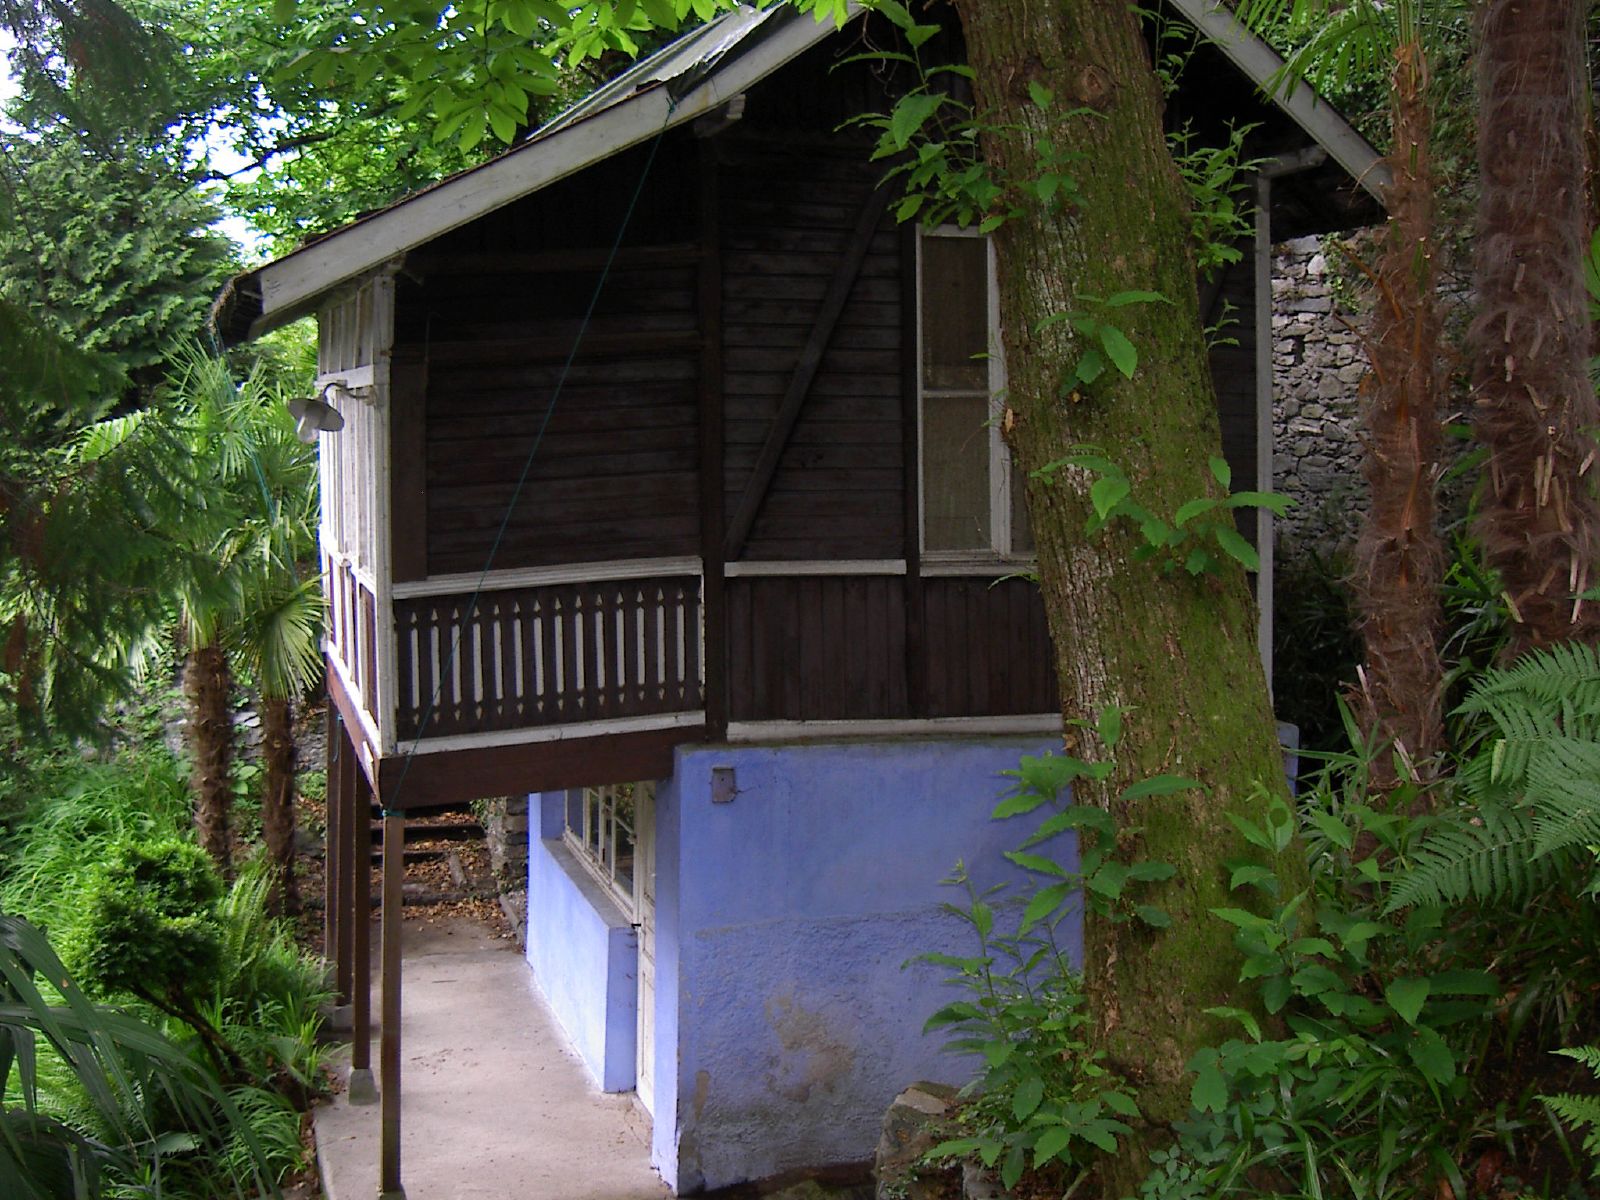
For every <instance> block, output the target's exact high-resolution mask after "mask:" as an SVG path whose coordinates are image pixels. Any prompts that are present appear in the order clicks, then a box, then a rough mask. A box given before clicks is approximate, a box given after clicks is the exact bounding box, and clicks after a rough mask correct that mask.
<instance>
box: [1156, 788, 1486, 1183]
mask: <svg viewBox="0 0 1600 1200" xmlns="http://www.w3.org/2000/svg"><path fill="white" fill-rule="evenodd" d="M1302 812H1303V817H1302V819H1303V821H1304V823H1305V830H1304V832H1305V840H1306V841H1307V843H1308V845H1309V846H1310V852H1311V855H1312V860H1313V861H1312V867H1313V877H1314V879H1315V881H1316V883H1315V890H1314V891H1305V890H1302V891H1298V892H1295V893H1294V894H1285V892H1284V889H1283V886H1282V884H1281V881H1280V880H1279V878H1278V876H1277V875H1276V874H1275V873H1274V872H1273V871H1272V870H1271V868H1270V867H1269V866H1267V865H1266V864H1267V863H1270V862H1271V861H1273V860H1274V859H1275V858H1276V856H1278V855H1280V854H1281V853H1282V851H1283V850H1284V848H1285V847H1286V846H1287V845H1288V844H1289V840H1290V839H1291V838H1292V837H1293V836H1294V834H1295V830H1296V824H1297V820H1296V816H1295V814H1294V813H1293V812H1292V811H1291V810H1290V808H1289V806H1288V805H1287V804H1284V803H1282V802H1278V803H1276V804H1274V805H1273V806H1272V807H1271V809H1270V810H1269V817H1268V819H1267V820H1266V821H1265V822H1263V823H1260V824H1256V823H1253V822H1249V821H1245V820H1242V819H1239V818H1235V819H1234V822H1235V824H1236V825H1237V827H1238V828H1239V830H1240V832H1241V833H1242V834H1243V835H1244V836H1245V838H1246V840H1247V842H1248V843H1249V844H1250V845H1251V846H1253V847H1255V848H1256V849H1258V850H1259V851H1260V852H1261V856H1260V858H1259V859H1256V858H1251V859H1245V860H1241V861H1238V862H1232V863H1230V864H1228V869H1229V871H1230V873H1231V885H1232V888H1233V890H1234V891H1236V892H1239V893H1241V895H1242V896H1247V897H1250V899H1251V903H1250V904H1249V905H1248V906H1246V905H1240V906H1238V907H1222V908H1218V909H1215V910H1213V911H1214V914H1215V915H1216V916H1217V917H1218V918H1220V919H1221V920H1223V921H1226V922H1227V923H1229V924H1230V925H1232V926H1233V927H1234V931H1235V932H1234V940H1235V945H1236V946H1237V948H1238V949H1239V950H1240V951H1241V952H1242V953H1243V954H1244V956H1245V960H1244V965H1243V968H1242V970H1241V980H1243V981H1252V982H1254V985H1255V987H1256V988H1257V989H1258V992H1257V994H1258V996H1259V1003H1260V1007H1259V1009H1256V1010H1254V1011H1252V1010H1250V1009H1245V1008H1227V1007H1225V1008H1216V1009H1211V1010H1208V1011H1210V1012H1212V1013H1213V1015H1215V1016H1218V1017H1222V1018H1224V1019H1226V1020H1228V1021H1230V1022H1232V1023H1233V1024H1235V1025H1236V1026H1237V1027H1238V1029H1239V1036H1237V1037H1233V1038H1229V1039H1226V1040H1225V1041H1223V1042H1222V1043H1221V1044H1219V1045H1217V1046H1214V1047H1209V1048H1206V1049H1204V1050H1202V1051H1200V1052H1199V1053H1197V1054H1196V1055H1195V1057H1194V1058H1193V1059H1192V1060H1191V1062H1190V1069H1191V1070H1192V1071H1194V1073H1195V1081H1194V1085H1193V1089H1192V1094H1191V1099H1192V1102H1193V1105H1194V1110H1195V1112H1194V1117H1193V1119H1192V1120H1191V1121H1190V1122H1189V1123H1187V1124H1186V1125H1185V1126H1184V1127H1182V1128H1181V1129H1180V1131H1179V1132H1180V1140H1179V1144H1178V1147H1177V1149H1176V1150H1175V1151H1174V1152H1172V1153H1170V1154H1168V1155H1166V1156H1164V1157H1162V1158H1161V1159H1160V1160H1159V1161H1158V1162H1157V1164H1156V1168H1157V1169H1156V1171H1155V1173H1154V1174H1153V1175H1152V1177H1151V1180H1150V1181H1149V1183H1148V1185H1147V1188H1146V1192H1145V1194H1146V1195H1149V1196H1162V1195H1171V1194H1184V1193H1182V1191H1181V1189H1178V1185H1179V1184H1180V1183H1182V1184H1184V1186H1188V1185H1190V1184H1192V1183H1194V1182H1195V1181H1197V1180H1199V1181H1202V1182H1203V1188H1202V1193H1201V1194H1207V1195H1223V1194H1241V1195H1251V1194H1261V1193H1260V1191H1259V1190H1258V1188H1259V1184H1260V1181H1261V1180H1262V1179H1263V1178H1267V1179H1272V1180H1274V1181H1275V1184H1274V1188H1275V1189H1276V1190H1277V1191H1278V1192H1281V1191H1288V1192H1289V1193H1291V1194H1296V1195H1322V1194H1332V1193H1341V1194H1349V1195H1355V1196H1373V1197H1377V1196H1396V1197H1399V1196H1411V1195H1418V1194H1431V1191H1429V1189H1431V1188H1432V1186H1433V1181H1435V1180H1439V1179H1443V1180H1446V1181H1448V1183H1449V1185H1450V1186H1451V1187H1452V1188H1453V1189H1455V1194H1457V1195H1465V1194H1466V1192H1465V1184H1464V1182H1463V1180H1462V1176H1461V1172H1460V1169H1459V1167H1458V1166H1457V1150H1458V1147H1459V1144H1460V1142H1461V1140H1462V1138H1463V1137H1464V1134H1463V1131H1462V1128H1461V1124H1462V1113H1463V1111H1464V1109H1465V1107H1466V1106H1465V1105H1464V1103H1463V1101H1464V1100H1465V1098H1466V1097H1467V1095H1468V1093H1469V1087H1470V1083H1469V1080H1468V1078H1467V1075H1466V1073H1465V1068H1466V1066H1467V1063H1468V1061H1469V1059H1470V1058H1471V1055H1472V1053H1473V1049H1472V1047H1473V1046H1475V1045H1476V1044H1477V1041H1478V1031H1479V1030H1480V1029H1482V1028H1483V1027H1484V1026H1485V1025H1486V1024H1487V1021H1488V1018H1489V1017H1490V1015H1491V1014H1492V1012H1493V1010H1494V1001H1495V999H1496V997H1497V996H1498V995H1499V992H1500V985H1499V982H1498V980H1497V979H1496V978H1495V976H1494V975H1493V974H1491V973H1490V972H1487V971H1484V970H1481V969H1478V968H1476V967H1467V966H1463V965H1459V962H1458V960H1456V959H1454V958H1453V957H1452V955H1451V954H1450V953H1449V951H1448V947H1449V946H1450V944H1451V939H1452V933H1451V930H1450V927H1449V922H1448V914H1447V912H1446V911H1445V910H1444V909H1442V908H1439V907H1429V908H1418V909H1415V910H1413V911H1411V912H1410V913H1409V914H1407V916H1406V917H1405V918H1404V919H1403V920H1395V919H1392V918H1385V916H1384V912H1385V909H1386V906H1387V895H1388V894H1389V892H1390V890H1391V889H1392V887H1393V886H1394V883H1395V881H1396V879H1398V878H1401V877H1403V875H1404V872H1405V869H1406V866H1405V864H1406V861H1407V855H1408V852H1409V849H1410V847H1411V845H1412V843H1413V841H1414V840H1415V838H1416V837H1417V836H1418V834H1419V832H1420V829H1421V828H1422V827H1423V826H1424V825H1425V819H1423V820H1419V821H1415V822H1414V821H1413V820H1412V819H1410V818H1407V817H1404V816H1397V815H1394V814H1391V813H1387V812H1379V811H1377V810H1374V809H1372V808H1370V807H1367V806H1366V805H1364V804H1362V803H1359V802H1348V801H1340V800H1338V799H1337V798H1336V797H1335V796H1334V795H1333V794H1332V792H1331V791H1329V790H1328V789H1327V788H1326V787H1324V788H1323V789H1321V790H1318V791H1315V792H1313V794H1312V795H1311V796H1310V797H1309V798H1308V799H1307V800H1306V801H1304V802H1303V804H1302ZM1263 908H1264V910H1263ZM1188 1194H1195V1193H1192V1192H1191V1193H1188Z"/></svg>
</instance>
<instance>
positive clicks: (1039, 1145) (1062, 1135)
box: [1033, 1125, 1072, 1171]
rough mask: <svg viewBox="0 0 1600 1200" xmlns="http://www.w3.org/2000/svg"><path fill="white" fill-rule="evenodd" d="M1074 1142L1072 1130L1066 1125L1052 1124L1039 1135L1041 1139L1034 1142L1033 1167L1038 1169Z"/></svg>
mask: <svg viewBox="0 0 1600 1200" xmlns="http://www.w3.org/2000/svg"><path fill="white" fill-rule="evenodd" d="M1071 1143H1072V1130H1070V1129H1068V1128H1067V1127H1066V1126H1065V1125H1052V1126H1051V1127H1050V1128H1049V1129H1046V1130H1045V1131H1044V1132H1043V1133H1041V1134H1040V1135H1039V1140H1038V1141H1037V1142H1035V1143H1034V1144H1033V1169H1034V1170H1035V1171H1037V1170H1038V1169H1039V1168H1040V1167H1042V1166H1044V1164H1045V1163H1047V1162H1049V1161H1050V1160H1051V1159H1052V1158H1055V1157H1056V1155H1058V1154H1060V1153H1061V1152H1062V1151H1063V1150H1065V1149H1066V1148H1067V1147H1068V1146H1069V1145H1070V1144H1071Z"/></svg>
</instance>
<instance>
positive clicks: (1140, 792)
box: [1122, 775, 1205, 800]
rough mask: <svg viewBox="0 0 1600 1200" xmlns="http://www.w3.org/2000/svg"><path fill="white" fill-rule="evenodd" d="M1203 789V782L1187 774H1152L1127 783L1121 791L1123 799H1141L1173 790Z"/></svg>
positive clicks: (1170, 792)
mask: <svg viewBox="0 0 1600 1200" xmlns="http://www.w3.org/2000/svg"><path fill="white" fill-rule="evenodd" d="M1196 788H1198V789H1201V790H1204V789H1205V784H1203V783H1201V782H1200V781H1199V780H1198V779H1192V778H1190V777H1189V776H1188V775H1152V776H1151V777H1150V778H1149V779H1141V780H1140V781H1139V782H1138V783H1133V784H1129V785H1128V786H1127V787H1126V788H1125V789H1123V792H1122V798H1123V799H1124V800H1143V799H1144V798H1145V797H1147V796H1170V795H1172V794H1173V793H1174V792H1188V791H1193V790H1194V789H1196Z"/></svg>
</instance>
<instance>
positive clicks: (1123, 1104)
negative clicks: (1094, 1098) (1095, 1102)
mask: <svg viewBox="0 0 1600 1200" xmlns="http://www.w3.org/2000/svg"><path fill="white" fill-rule="evenodd" d="M1100 1099H1101V1101H1102V1102H1103V1103H1104V1104H1105V1106H1106V1107H1107V1108H1109V1109H1110V1110H1111V1111H1112V1112H1115V1113H1121V1114H1122V1115H1123V1116H1125V1117H1135V1118H1137V1117H1138V1116H1139V1106H1138V1104H1136V1103H1135V1102H1134V1099H1133V1097H1132V1096H1130V1095H1128V1093H1127V1092H1101V1093H1100Z"/></svg>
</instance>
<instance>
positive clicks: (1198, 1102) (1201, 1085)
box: [1189, 1061, 1228, 1113]
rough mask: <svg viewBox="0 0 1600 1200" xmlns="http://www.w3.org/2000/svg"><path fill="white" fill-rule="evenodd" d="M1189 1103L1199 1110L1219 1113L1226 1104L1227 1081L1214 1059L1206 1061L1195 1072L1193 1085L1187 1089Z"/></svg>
mask: <svg viewBox="0 0 1600 1200" xmlns="http://www.w3.org/2000/svg"><path fill="white" fill-rule="evenodd" d="M1189 1103H1191V1104H1193V1105H1194V1106H1195V1107H1196V1108H1197V1109H1199V1110H1200V1111H1201V1112H1218V1113H1219V1112H1221V1111H1222V1110H1223V1109H1224V1108H1225V1107H1226V1106H1227V1103H1228V1081H1227V1080H1226V1079H1224V1078H1223V1077H1222V1072H1221V1071H1220V1070H1218V1068H1217V1065H1216V1063H1215V1062H1214V1061H1213V1062H1208V1063H1206V1064H1205V1065H1204V1066H1202V1067H1201V1068H1200V1069H1199V1071H1198V1072H1197V1073H1196V1075H1195V1080H1194V1086H1193V1087H1192V1088H1190V1089H1189Z"/></svg>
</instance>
